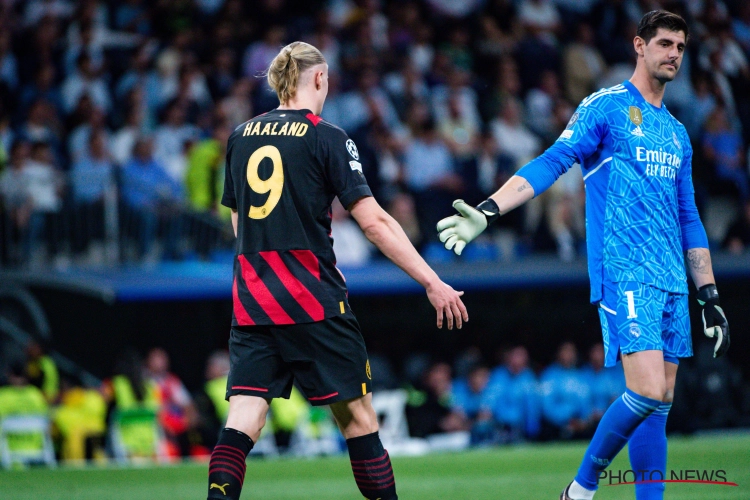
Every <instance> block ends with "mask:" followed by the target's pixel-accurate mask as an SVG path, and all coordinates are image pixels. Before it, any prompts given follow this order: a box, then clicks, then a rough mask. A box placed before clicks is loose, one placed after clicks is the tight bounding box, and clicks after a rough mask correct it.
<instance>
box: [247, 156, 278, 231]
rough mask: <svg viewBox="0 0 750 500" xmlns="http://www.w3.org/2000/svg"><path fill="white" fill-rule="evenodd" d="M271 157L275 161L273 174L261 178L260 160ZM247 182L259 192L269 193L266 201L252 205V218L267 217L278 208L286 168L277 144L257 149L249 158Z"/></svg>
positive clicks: (250, 214)
mask: <svg viewBox="0 0 750 500" xmlns="http://www.w3.org/2000/svg"><path fill="white" fill-rule="evenodd" d="M266 158H270V159H271V161H272V162H273V171H272V172H271V176H270V177H269V178H268V179H266V180H261V178H260V177H259V176H258V169H259V167H260V162H261V161H263V160H264V159H266ZM247 183H248V184H249V185H250V189H252V190H253V191H255V192H256V193H258V194H266V193H269V194H268V199H267V200H266V202H265V203H264V204H263V205H261V206H259V207H256V206H253V205H250V213H249V214H248V216H249V217H250V218H251V219H265V218H266V217H268V215H269V214H270V213H271V211H272V210H273V209H274V208H276V204H277V203H278V202H279V200H280V199H281V191H282V189H283V187H284V168H283V166H282V163H281V153H279V150H278V149H277V148H276V147H275V146H270V145H269V146H263V147H260V148H258V149H256V150H255V152H254V153H253V154H252V155H250V159H249V160H247Z"/></svg>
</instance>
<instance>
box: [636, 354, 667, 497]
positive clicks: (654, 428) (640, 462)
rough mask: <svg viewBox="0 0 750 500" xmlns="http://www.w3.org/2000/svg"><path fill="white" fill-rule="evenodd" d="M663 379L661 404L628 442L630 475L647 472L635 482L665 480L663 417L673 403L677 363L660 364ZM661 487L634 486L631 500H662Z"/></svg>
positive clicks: (665, 425)
mask: <svg viewBox="0 0 750 500" xmlns="http://www.w3.org/2000/svg"><path fill="white" fill-rule="evenodd" d="M673 361H676V360H673ZM664 375H665V378H666V387H667V390H666V392H665V393H664V397H663V398H662V404H661V405H659V408H658V409H657V410H656V411H654V413H652V414H651V415H650V416H649V417H648V418H647V419H646V420H644V421H643V422H642V423H641V425H639V426H638V428H637V429H636V430H635V432H634V433H633V435H632V436H631V438H630V441H628V454H629V455H630V468H631V469H632V470H634V471H648V473H646V474H647V475H646V474H644V476H645V477H641V476H639V477H636V481H650V480H660V479H668V477H667V416H668V415H669V410H670V409H671V408H672V400H673V399H674V385H675V380H676V378H677V363H672V362H670V361H664ZM656 471H659V472H656ZM641 474H643V473H641ZM665 486H666V485H665V483H646V482H644V483H641V484H636V485H635V498H636V500H662V499H663V498H664V490H665V489H666V488H665Z"/></svg>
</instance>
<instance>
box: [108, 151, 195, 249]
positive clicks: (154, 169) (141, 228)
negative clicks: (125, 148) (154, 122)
mask: <svg viewBox="0 0 750 500" xmlns="http://www.w3.org/2000/svg"><path fill="white" fill-rule="evenodd" d="M121 194H122V199H123V201H124V202H125V205H126V206H127V207H128V208H130V210H131V212H132V213H131V214H130V215H131V216H132V218H133V219H134V220H133V221H132V222H134V224H132V226H131V228H130V229H131V231H133V230H134V232H135V235H136V238H137V241H138V254H139V255H140V256H144V255H146V254H147V253H149V252H151V254H150V258H153V252H154V247H153V243H154V241H155V239H156V235H157V229H158V223H159V218H160V216H161V217H164V216H167V215H169V212H170V210H171V209H172V208H173V207H174V206H175V204H177V203H179V202H180V200H181V198H182V186H181V185H180V184H179V183H177V182H175V181H174V180H173V179H172V178H171V177H170V176H169V174H167V172H166V171H165V170H164V168H163V167H162V166H161V164H160V163H159V162H158V161H156V160H155V159H154V157H153V154H152V146H151V141H150V140H149V139H146V138H140V139H138V141H136V143H135V147H134V154H133V158H132V159H131V160H130V161H129V162H128V163H127V164H126V165H125V166H124V167H123V168H122V190H121ZM174 222H175V223H174V224H170V225H169V227H170V231H169V234H168V237H167V244H168V245H169V246H170V251H176V248H174V246H175V245H176V243H177V241H176V238H177V235H178V234H179V227H177V224H176V222H177V221H174ZM126 227H127V226H126Z"/></svg>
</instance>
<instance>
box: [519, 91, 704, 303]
mask: <svg viewBox="0 0 750 500" xmlns="http://www.w3.org/2000/svg"><path fill="white" fill-rule="evenodd" d="M692 154H693V150H692V147H691V145H690V139H689V138H688V135H687V132H686V131H685V128H684V127H683V126H682V124H681V123H680V122H678V121H677V120H676V119H675V118H674V117H673V116H672V115H671V114H670V113H669V111H667V108H666V106H664V105H663V104H662V107H661V108H657V107H656V106H653V105H652V104H650V103H648V102H646V101H645V100H644V99H643V97H642V96H641V94H640V92H639V91H638V90H637V89H636V88H635V86H633V84H631V83H630V82H629V81H625V82H623V83H622V84H620V85H615V86H614V87H610V88H608V89H602V90H600V91H598V92H595V93H594V94H591V95H590V96H589V97H587V98H586V99H584V100H583V101H581V104H580V105H579V106H578V109H577V110H576V112H575V114H573V116H572V117H571V119H570V122H568V125H567V127H566V129H565V130H564V131H563V132H562V134H561V135H560V137H559V139H558V140H557V142H556V143H555V144H554V145H553V146H552V147H550V149H548V150H547V151H546V152H545V153H544V154H543V155H542V156H540V157H539V158H537V159H536V160H534V161H532V162H531V163H529V164H528V165H526V166H525V167H524V168H522V169H521V170H519V172H518V175H519V176H521V177H525V178H526V180H528V181H529V183H530V184H531V186H532V187H533V188H534V192H535V194H536V195H539V194H540V193H541V192H542V191H544V190H545V189H547V187H549V185H551V183H552V182H554V180H555V179H556V178H557V177H559V175H561V174H562V173H564V172H565V171H566V170H567V169H568V168H569V167H570V165H572V164H573V163H575V162H576V161H577V162H578V163H580V164H581V168H582V171H583V179H584V182H585V186H586V235H587V247H588V259H589V262H588V265H589V277H590V280H591V301H592V302H598V301H599V300H601V297H602V283H603V281H604V280H608V281H611V282H614V283H617V282H622V281H632V282H638V283H643V284H647V285H651V286H654V287H656V288H659V289H661V290H664V291H667V292H673V293H681V294H686V293H687V279H686V274H685V263H684V257H683V251H684V250H687V249H688V248H695V247H707V239H706V235H705V230H704V229H703V225H702V223H701V222H700V218H699V216H698V211H697V209H696V206H695V195H694V193H695V191H694V189H693V182H692V174H691V172H692V167H691V159H692Z"/></svg>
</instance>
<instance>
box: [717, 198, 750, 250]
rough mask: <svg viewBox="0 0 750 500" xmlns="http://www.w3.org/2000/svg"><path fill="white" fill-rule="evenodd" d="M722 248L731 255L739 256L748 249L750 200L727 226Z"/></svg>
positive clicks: (749, 244)
mask: <svg viewBox="0 0 750 500" xmlns="http://www.w3.org/2000/svg"><path fill="white" fill-rule="evenodd" d="M723 246H724V248H726V249H727V250H729V251H730V252H732V253H733V254H741V253H742V252H745V251H747V249H748V248H750V200H749V201H745V205H744V207H743V210H742V211H741V213H740V216H739V217H738V218H737V220H736V221H735V222H734V223H733V224H732V225H731V226H729V230H728V231H727V235H726V237H725V238H724V245H723Z"/></svg>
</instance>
